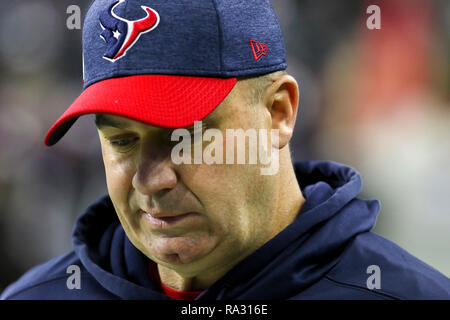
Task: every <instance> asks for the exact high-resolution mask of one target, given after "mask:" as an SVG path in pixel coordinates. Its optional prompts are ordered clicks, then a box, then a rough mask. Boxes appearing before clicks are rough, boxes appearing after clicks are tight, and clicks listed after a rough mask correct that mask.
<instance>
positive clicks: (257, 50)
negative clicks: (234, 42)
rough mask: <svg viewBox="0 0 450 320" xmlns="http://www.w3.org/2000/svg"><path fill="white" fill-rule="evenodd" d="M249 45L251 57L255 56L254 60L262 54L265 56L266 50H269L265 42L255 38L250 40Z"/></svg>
mask: <svg viewBox="0 0 450 320" xmlns="http://www.w3.org/2000/svg"><path fill="white" fill-rule="evenodd" d="M250 46H251V47H252V51H253V57H254V58H255V60H258V59H259V58H261V57H262V56H265V55H266V53H267V51H269V48H268V47H267V44H265V43H262V42H259V41H256V40H250Z"/></svg>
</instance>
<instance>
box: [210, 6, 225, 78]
mask: <svg viewBox="0 0 450 320" xmlns="http://www.w3.org/2000/svg"><path fill="white" fill-rule="evenodd" d="M211 1H212V3H213V6H214V10H215V11H216V18H217V22H218V23H217V32H218V35H219V64H220V67H219V68H220V70H221V71H222V70H223V52H222V48H223V33H222V21H221V20H220V16H219V11H218V10H217V4H216V1H215V0H211Z"/></svg>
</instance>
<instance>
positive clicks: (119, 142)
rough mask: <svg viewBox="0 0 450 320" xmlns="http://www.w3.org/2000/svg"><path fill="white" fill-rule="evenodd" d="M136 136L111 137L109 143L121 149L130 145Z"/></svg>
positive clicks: (135, 139)
mask: <svg viewBox="0 0 450 320" xmlns="http://www.w3.org/2000/svg"><path fill="white" fill-rule="evenodd" d="M137 139H138V138H122V139H111V140H110V143H111V145H112V146H113V147H115V148H118V149H123V148H126V147H131V146H133V144H134V143H135V142H136V141H137Z"/></svg>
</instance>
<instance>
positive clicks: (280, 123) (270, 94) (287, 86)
mask: <svg viewBox="0 0 450 320" xmlns="http://www.w3.org/2000/svg"><path fill="white" fill-rule="evenodd" d="M262 99H263V103H264V104H265V105H266V107H267V110H268V111H269V112H270V114H271V117H272V127H271V129H277V130H278V134H279V141H278V148H279V149H281V148H283V147H284V146H285V145H287V144H288V143H289V140H290V139H291V137H292V134H293V132H294V126H295V120H296V118H297V110H298V99H299V91H298V84H297V81H296V80H295V79H294V78H293V77H292V76H290V75H287V74H284V75H282V76H280V77H279V78H277V79H276V80H275V81H274V82H273V83H272V84H271V85H270V86H268V87H267V88H266V90H265V92H264V93H263V96H262Z"/></svg>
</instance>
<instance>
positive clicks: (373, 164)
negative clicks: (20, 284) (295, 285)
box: [0, 0, 450, 291]
mask: <svg viewBox="0 0 450 320" xmlns="http://www.w3.org/2000/svg"><path fill="white" fill-rule="evenodd" d="M271 1H272V4H273V6H274V9H275V11H276V12H277V15H278V17H279V20H280V23H281V25H282V29H283V32H284V37H285V42H286V47H287V55H288V66H289V67H288V71H289V73H290V74H292V75H293V76H294V77H295V78H296V79H297V80H298V82H299V85H300V107H299V114H298V118H297V124H296V131H295V136H294V138H293V140H292V149H293V157H294V160H310V159H311V160H312V159H316V160H333V161H337V162H341V163H345V164H347V165H350V166H352V167H353V168H355V169H356V170H358V171H359V172H360V173H361V176H362V180H363V193H362V194H361V196H360V198H363V199H378V200H380V202H381V211H380V214H379V216H378V220H377V224H376V227H375V230H374V231H375V232H377V233H379V234H381V235H382V236H384V237H386V238H388V239H390V240H392V241H394V242H396V243H397V244H398V245H400V246H402V247H403V248H405V249H406V250H407V251H409V252H410V253H412V254H413V255H415V256H417V257H418V258H420V259H421V260H423V261H425V262H426V263H428V264H429V265H431V266H433V267H434V268H437V269H438V270H440V271H441V272H442V273H444V274H445V275H446V276H448V277H450V184H449V182H450V94H449V92H450V90H449V89H450V64H449V56H450V55H449V46H450V41H449V39H450V2H449V1H446V0H435V1H429V0H408V1H406V0H389V1H388V0H385V1H364V0H346V1H334V0H329V1H325V0H314V1H312V0H308V1H298V0H271ZM89 3H90V0H78V1H77V0H70V1H67V0H40V1H32V0H20V1H17V0H16V1H2V11H1V12H0V150H1V152H0V257H1V258H0V259H1V263H0V291H2V290H3V289H4V288H5V287H6V285H7V284H9V283H11V282H12V281H14V280H16V279H17V278H18V277H19V276H20V275H21V274H23V273H24V272H25V271H26V270H27V269H29V268H30V267H32V266H34V265H35V264H38V263H42V262H44V261H46V260H48V259H50V258H52V257H54V256H56V255H59V254H62V253H64V252H66V251H68V250H71V247H72V245H71V233H72V227H73V225H74V222H75V220H76V219H77V217H78V216H79V215H80V214H81V213H82V212H83V211H84V210H85V208H86V207H87V206H89V205H90V204H91V203H92V202H94V201H95V200H97V199H98V198H99V197H100V196H102V195H103V194H105V193H106V192H107V191H106V184H105V176H104V168H103V162H102V159H101V153H100V145H99V141H98V138H97V133H96V129H95V126H94V123H93V118H92V116H84V117H82V118H80V119H79V120H78V121H77V122H76V124H75V125H74V127H73V128H72V129H71V130H70V133H69V134H67V135H66V136H65V137H64V138H63V139H62V140H61V142H60V143H58V144H57V145H55V146H54V147H52V148H47V147H45V146H44V142H43V140H44V136H45V134H46V132H47V130H48V129H49V128H50V126H51V125H52V124H53V122H54V121H55V120H56V119H57V118H58V117H59V116H60V115H61V114H62V113H63V111H64V110H65V109H66V108H67V107H68V106H69V105H70V104H71V103H72V102H73V100H74V99H75V98H76V97H77V96H78V95H79V93H80V91H81V80H82V74H81V72H82V70H81V30H69V29H68V28H67V27H66V20H67V18H68V17H69V14H67V13H66V10H67V8H68V7H69V6H70V5H78V6H79V7H80V8H81V16H82V17H84V15H85V13H86V11H87V8H88V5H89ZM373 4H375V5H378V6H379V7H380V9H381V29H380V30H376V29H375V30H369V29H368V28H367V25H366V21H367V19H368V18H369V16H370V14H368V13H366V9H367V7H368V6H369V5H373Z"/></svg>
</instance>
